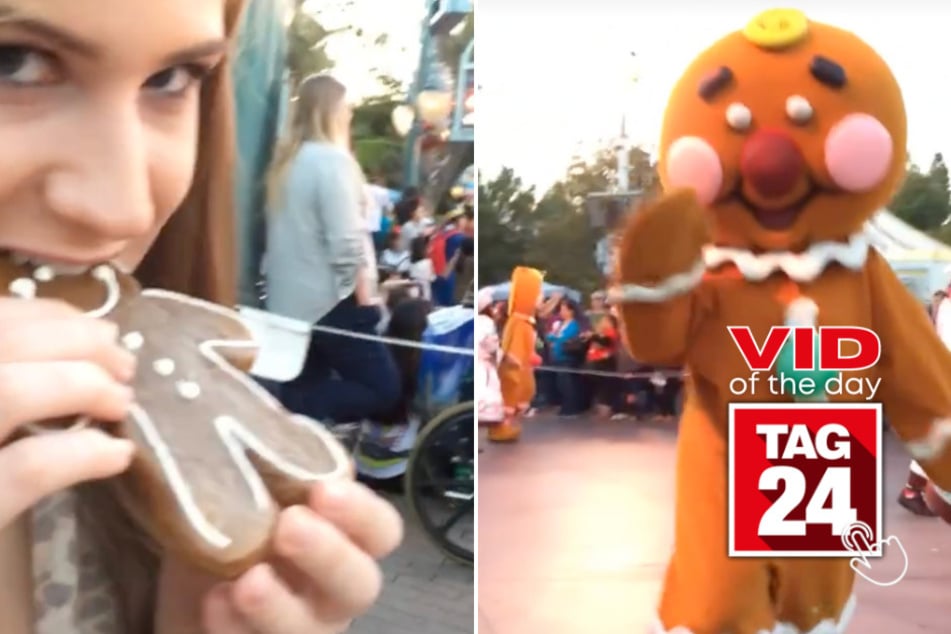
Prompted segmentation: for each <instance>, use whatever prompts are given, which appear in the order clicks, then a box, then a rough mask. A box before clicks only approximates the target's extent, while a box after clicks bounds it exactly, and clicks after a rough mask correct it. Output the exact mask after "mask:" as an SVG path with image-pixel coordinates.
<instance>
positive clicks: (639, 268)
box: [616, 189, 711, 287]
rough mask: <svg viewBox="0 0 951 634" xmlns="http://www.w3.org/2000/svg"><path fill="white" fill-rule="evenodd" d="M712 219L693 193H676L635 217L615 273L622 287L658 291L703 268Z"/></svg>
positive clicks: (639, 212)
mask: <svg viewBox="0 0 951 634" xmlns="http://www.w3.org/2000/svg"><path fill="white" fill-rule="evenodd" d="M710 236H711V232H710V219H709V212H707V211H706V210H705V209H704V208H703V207H702V206H701V205H700V203H699V202H698V201H697V196H696V194H695V193H694V191H693V190H692V189H676V190H674V191H672V192H670V193H668V194H665V195H664V196H662V197H661V198H660V199H658V200H656V201H654V202H651V203H648V204H646V205H644V206H643V207H641V208H640V209H639V210H637V212H636V213H634V214H633V217H632V218H631V221H630V223H629V224H628V226H627V229H626V230H625V232H624V237H623V238H622V240H621V248H620V251H619V262H618V266H617V268H616V270H617V271H618V272H619V274H620V281H621V282H622V283H623V284H636V285H638V286H647V287H657V286H663V285H664V284H665V282H668V281H670V280H671V278H674V277H675V276H677V277H680V276H689V275H691V274H692V273H696V271H697V270H699V267H701V266H702V263H701V258H702V251H703V247H704V245H706V244H708V243H709V242H710Z"/></svg>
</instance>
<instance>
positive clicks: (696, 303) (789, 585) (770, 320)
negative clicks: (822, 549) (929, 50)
mask: <svg viewBox="0 0 951 634" xmlns="http://www.w3.org/2000/svg"><path fill="white" fill-rule="evenodd" d="M905 142H906V120H905V108H904V103H903V100H902V95H901V91H900V89H899V86H898V83H897V82H896V80H895V78H894V77H893V76H892V73H891V71H890V70H889V69H888V67H887V65H886V64H885V62H884V61H883V60H882V59H881V58H880V57H879V56H878V55H877V54H876V53H875V51H874V50H872V49H871V48H870V47H869V46H868V45H867V44H865V43H864V42H863V41H861V40H860V39H859V38H858V37H856V36H855V35H853V34H852V33H849V32H847V31H843V30H840V29H837V28H834V27H831V26H827V25H824V24H818V23H815V22H811V21H809V20H807V18H806V17H805V16H804V15H803V14H801V13H800V12H798V11H793V10H775V11H768V12H765V13H763V14H761V15H760V16H759V17H757V18H756V19H755V20H753V21H752V22H751V23H750V24H749V25H748V26H747V27H746V28H745V29H744V30H742V31H739V32H735V33H732V34H730V35H728V36H726V37H725V38H723V39H722V40H720V41H719V42H717V43H716V44H714V45H713V46H712V47H711V48H709V49H708V50H707V51H705V52H704V53H702V54H701V55H700V56H699V58H698V59H696V60H695V61H694V62H693V63H692V65H691V66H690V67H689V68H688V69H687V70H686V72H685V74H684V75H683V77H682V78H681V79H680V80H679V82H678V83H677V84H676V86H675V88H674V90H673V93H672V95H671V97H670V100H669V103H668V106H667V110H666V113H665V118H664V123H663V128H662V132H661V143H660V153H661V155H660V174H661V180H662V183H663V186H664V192H665V193H664V194H663V195H662V196H661V197H660V198H659V199H657V200H655V201H653V202H652V203H650V204H647V205H645V206H644V207H642V208H641V209H640V210H638V211H637V212H636V213H635V214H633V215H632V218H631V221H630V224H629V225H628V227H627V228H626V230H625V233H624V236H623V239H622V243H621V249H620V253H619V266H618V271H619V275H620V280H619V282H620V284H619V285H618V286H617V287H615V288H613V289H611V294H612V301H614V302H617V303H619V304H620V305H621V313H622V316H623V322H624V329H625V339H626V341H627V344H628V346H629V348H630V351H631V353H632V354H633V356H634V357H635V358H637V359H638V360H639V361H642V362H644V363H649V364H651V365H662V366H663V365H675V366H684V367H685V368H686V370H687V372H688V373H689V378H688V381H687V386H686V390H687V392H686V394H687V396H686V403H685V407H684V413H683V418H682V420H681V425H680V433H679V438H678V448H677V483H676V487H677V489H676V491H677V493H676V513H677V517H676V524H675V537H674V539H675V542H674V551H673V555H672V557H671V560H670V563H669V565H668V568H667V573H666V578H665V583H664V588H663V592H662V596H661V601H660V610H659V623H658V624H657V626H656V628H655V632H659V633H660V632H667V633H672V632H677V633H678V634H779V633H782V634H796V633H811V634H818V633H819V632H822V633H826V632H828V633H833V632H836V633H841V632H844V631H845V628H846V626H847V622H848V620H849V617H850V616H851V614H852V610H853V609H854V599H853V597H852V586H853V580H854V576H853V572H852V570H851V568H850V566H849V561H848V559H845V558H809V559H786V558H768V557H762V558H735V559H731V558H729V557H728V556H727V542H728V540H727V537H728V536H727V530H728V522H727V421H728V403H730V402H731V401H734V402H735V401H744V400H745V401H781V402H789V401H791V400H792V397H790V396H782V395H772V394H770V392H769V390H765V391H760V392H758V393H757V394H755V395H754V396H749V395H747V396H740V397H736V396H733V395H732V394H731V392H730V389H729V383H730V380H731V379H732V378H734V377H745V376H748V375H749V369H748V367H747V365H746V362H745V361H744V359H743V357H742V355H741V354H740V352H739V350H738V349H737V346H736V345H735V344H734V342H733V340H732V339H731V336H730V334H729V332H728V331H727V326H730V325H748V326H749V327H750V328H751V331H752V334H753V336H754V337H755V338H756V340H757V341H763V340H764V339H765V338H766V335H767V334H768V332H769V329H770V327H772V326H780V325H783V324H796V325H807V326H814V327H815V326H861V327H865V328H870V329H872V330H874V331H875V332H877V333H878V334H879V336H880V337H881V340H882V347H883V349H882V356H881V359H880V361H879V363H878V364H877V365H876V366H875V367H872V368H868V369H865V370H860V371H855V372H847V373H845V374H846V377H861V378H862V379H871V380H873V381H874V380H875V379H879V378H880V379H881V383H880V387H879V390H878V399H877V400H880V401H881V402H882V403H883V404H884V407H885V412H886V415H887V416H888V418H889V421H890V423H891V426H892V427H893V429H894V430H895V431H896V432H897V433H898V435H899V436H900V437H901V438H902V440H904V441H905V442H906V443H907V445H908V448H909V449H910V450H911V453H912V454H913V456H914V457H916V458H917V460H918V462H919V463H920V464H921V466H922V467H923V469H924V471H925V472H927V474H928V476H929V477H930V478H931V480H932V482H933V483H934V484H935V485H936V486H937V487H941V489H943V490H945V491H947V490H948V489H951V452H949V449H951V446H949V445H946V444H945V442H944V440H945V438H947V434H946V433H944V432H947V427H948V422H946V421H947V420H948V419H947V417H949V416H951V355H949V354H948V351H947V350H946V349H945V347H944V346H943V345H941V342H940V341H939V340H938V337H937V335H936V334H935V333H934V329H932V328H930V327H929V324H928V318H927V315H926V314H925V311H923V310H922V309H921V306H920V303H919V302H918V301H917V300H916V299H914V298H913V297H912V296H911V294H910V293H909V292H908V291H907V290H906V289H905V287H904V286H903V285H902V283H901V282H900V281H899V280H898V279H897V277H896V276H895V275H894V273H893V272H892V270H891V269H890V268H889V266H888V264H887V263H886V262H885V260H884V259H883V258H882V257H881V256H880V255H879V254H878V253H877V252H876V251H874V250H872V249H871V248H870V247H869V244H868V242H867V241H866V240H865V237H864V232H863V227H864V223H865V221H866V220H867V219H868V218H869V217H870V216H872V214H874V213H875V212H876V211H877V210H878V209H880V208H881V207H882V206H883V205H885V204H886V203H887V202H888V200H889V199H890V197H891V196H892V195H893V193H894V192H895V190H896V189H897V187H898V186H899V184H900V183H901V181H902V178H903V176H904V172H905V164H906V151H905V147H906V145H905ZM777 365H778V364H777ZM827 398H828V400H830V401H847V400H864V398H865V397H864V396H853V395H841V396H839V395H827Z"/></svg>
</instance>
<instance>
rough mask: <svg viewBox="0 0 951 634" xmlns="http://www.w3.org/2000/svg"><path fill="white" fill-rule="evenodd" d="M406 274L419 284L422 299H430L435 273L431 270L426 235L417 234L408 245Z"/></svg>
mask: <svg viewBox="0 0 951 634" xmlns="http://www.w3.org/2000/svg"><path fill="white" fill-rule="evenodd" d="M408 276H409V279H411V280H413V281H414V282H416V283H417V284H418V285H419V288H420V290H421V292H422V297H423V299H425V300H427V301H430V300H431V299H432V284H433V280H434V279H436V273H435V272H434V271H433V261H432V260H431V259H430V257H429V237H428V236H425V235H421V236H418V237H417V238H415V239H414V240H413V242H412V244H411V245H410V253H409V267H408Z"/></svg>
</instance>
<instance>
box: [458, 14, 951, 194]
mask: <svg viewBox="0 0 951 634" xmlns="http://www.w3.org/2000/svg"><path fill="white" fill-rule="evenodd" d="M775 6H777V5H776V4H775V3H773V2H761V1H756V0H725V1H721V2H703V1H702V0H668V1H667V2H666V3H664V4H663V6H662V5H661V1H660V0H654V1H652V2H645V1H644V0H574V1H570V0H563V1H559V0H550V1H545V0H480V2H479V5H478V11H477V13H476V33H477V36H476V37H477V38H478V39H479V41H480V42H482V43H483V45H482V46H480V47H479V59H478V63H477V67H476V73H477V81H478V84H479V86H480V87H481V90H480V92H479V99H478V106H479V127H478V131H477V133H476V134H477V140H476V160H477V162H478V164H479V166H480V171H481V172H482V177H483V178H491V177H493V176H495V175H496V174H497V173H498V172H499V170H500V169H501V168H502V167H503V166H507V167H511V168H513V169H514V170H515V172H516V174H518V175H519V176H520V177H521V178H522V180H523V181H525V182H526V183H528V184H532V185H535V186H536V188H538V190H540V191H543V190H544V189H547V187H548V186H550V185H551V184H552V183H553V182H555V181H556V180H558V179H559V178H561V177H562V176H563V175H564V174H565V171H566V170H567V168H568V166H569V165H570V163H571V161H572V158H573V157H574V156H575V155H576V154H578V153H580V154H581V156H586V155H587V156H590V154H591V153H592V150H593V148H595V147H598V146H599V145H600V143H599V139H604V140H608V139H613V138H615V137H616V136H617V134H618V132H619V130H620V121H621V116H622V113H625V114H626V115H627V120H628V136H629V137H630V139H631V142H633V143H636V144H639V145H641V146H642V147H646V148H648V149H650V150H651V151H656V140H657V136H658V130H659V127H660V122H661V119H662V116H663V109H664V106H665V103H666V100H667V95H668V93H669V92H670V89H671V88H672V87H673V84H674V82H675V81H676V80H677V78H678V76H679V74H680V72H681V71H682V70H683V69H685V68H686V66H687V65H688V64H689V63H690V61H691V60H692V59H693V58H694V57H695V56H696V55H697V54H698V53H699V52H701V51H702V50H703V49H705V48H706V47H707V46H709V45H710V44H712V43H713V42H714V41H716V40H717V39H718V38H719V37H721V36H722V35H725V34H726V33H729V32H730V31H735V30H738V29H741V28H743V26H744V25H745V24H746V23H747V22H748V21H749V20H750V19H751V18H752V17H754V16H755V15H756V14H757V13H758V12H759V11H761V10H763V9H769V8H773V7H775ZM780 6H783V5H780ZM785 6H790V7H795V8H798V9H800V10H802V11H804V12H805V13H806V15H807V16H809V17H810V18H811V19H814V20H816V21H819V22H827V23H830V24H834V25H836V26H841V27H843V28H847V29H849V30H851V31H853V32H854V33H856V34H857V35H859V36H860V37H862V38H863V39H864V40H866V41H867V42H868V43H869V44H871V45H872V46H873V47H875V48H876V49H877V50H878V52H879V53H880V54H881V55H882V57H883V58H884V59H885V60H886V61H887V62H888V64H889V65H890V66H891V68H892V71H893V72H894V73H895V75H896V77H897V78H898V80H899V83H900V84H901V87H902V91H903V94H904V96H905V102H906V108H907V111H908V119H909V151H910V152H911V157H912V160H914V161H915V162H918V163H924V164H926V165H927V164H928V163H930V161H931V157H932V156H933V155H934V153H935V152H939V151H944V152H951V72H949V66H947V65H948V64H951V55H948V53H947V51H948V48H947V44H946V43H945V42H946V41H947V37H948V34H949V32H951V31H949V28H951V3H941V2H938V1H937V0H903V1H902V2H884V1H883V2H881V3H874V2H871V3H870V2H858V1H855V0H851V1H848V2H847V1H846V0H826V1H825V2H823V1H822V0H819V1H813V2H788V3H786V4H785ZM495 43H498V44H495ZM632 52H634V53H636V55H634V56H632V55H631V53H632ZM635 76H636V77H637V78H638V79H637V81H636V82H635V81H634V80H633V78H634V77H635Z"/></svg>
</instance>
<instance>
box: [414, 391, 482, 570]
mask: <svg viewBox="0 0 951 634" xmlns="http://www.w3.org/2000/svg"><path fill="white" fill-rule="evenodd" d="M473 408H474V405H473V403H471V402H469V403H460V404H458V405H454V406H453V407H450V408H449V409H446V410H444V411H443V412H440V414H439V415H438V416H436V417H435V418H433V419H432V420H431V421H429V423H427V424H426V427H425V428H424V429H423V431H422V432H421V433H420V435H419V438H418V439H417V440H416V446H415V447H414V448H413V451H412V453H411V454H410V458H409V464H408V465H407V469H406V481H405V484H406V494H407V496H408V497H409V506H410V509H412V512H413V514H414V515H415V516H416V518H417V519H418V520H419V523H420V524H421V525H422V527H423V530H425V531H426V534H427V535H428V536H429V538H430V539H431V540H432V541H433V543H434V544H435V545H436V546H437V547H438V548H439V549H440V550H441V551H442V552H444V553H445V554H446V555H447V556H449V557H451V558H452V559H455V560H456V561H459V562H461V563H464V564H468V565H471V564H472V561H473V551H474V547H475V432H474V424H473V423H474V416H473Z"/></svg>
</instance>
